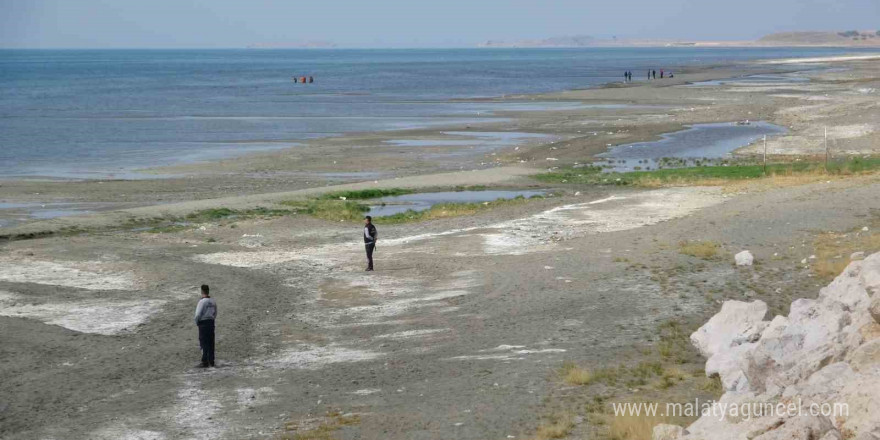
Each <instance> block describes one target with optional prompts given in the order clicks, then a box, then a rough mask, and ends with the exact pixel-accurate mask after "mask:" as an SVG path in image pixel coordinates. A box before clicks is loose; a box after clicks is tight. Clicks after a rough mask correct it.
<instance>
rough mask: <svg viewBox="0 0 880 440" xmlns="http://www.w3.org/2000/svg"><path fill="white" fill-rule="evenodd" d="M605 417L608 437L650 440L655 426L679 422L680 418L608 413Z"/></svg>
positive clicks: (622, 439)
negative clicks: (613, 414)
mask: <svg viewBox="0 0 880 440" xmlns="http://www.w3.org/2000/svg"><path fill="white" fill-rule="evenodd" d="M661 410H662V406H661ZM658 412H659V411H658ZM606 417H607V426H608V438H609V439H610V440H651V437H652V435H653V431H654V427H655V426H657V425H659V424H661V423H670V424H680V423H681V421H680V420H675V419H673V418H672V417H665V416H659V415H654V416H648V415H644V414H643V415H640V416H629V415H625V416H612V415H608V416H606Z"/></svg>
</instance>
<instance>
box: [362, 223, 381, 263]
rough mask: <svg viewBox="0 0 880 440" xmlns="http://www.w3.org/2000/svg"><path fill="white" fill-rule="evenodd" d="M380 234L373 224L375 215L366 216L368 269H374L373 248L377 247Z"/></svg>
mask: <svg viewBox="0 0 880 440" xmlns="http://www.w3.org/2000/svg"><path fill="white" fill-rule="evenodd" d="M378 238H379V235H378V234H377V233H376V227H375V226H373V217H370V216H366V217H364V246H366V248H367V271H368V272H369V271H372V270H373V249H375V248H376V240H377V239H378Z"/></svg>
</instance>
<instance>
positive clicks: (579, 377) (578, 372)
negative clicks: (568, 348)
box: [559, 361, 594, 385]
mask: <svg viewBox="0 0 880 440" xmlns="http://www.w3.org/2000/svg"><path fill="white" fill-rule="evenodd" d="M559 374H560V376H561V377H562V381H563V382H565V383H567V384H569V385H589V384H590V383H592V382H593V379H594V377H593V373H591V372H590V370H588V369H586V368H583V367H580V366H578V365H577V364H575V363H574V362H571V361H566V362H563V364H562V368H560V370H559Z"/></svg>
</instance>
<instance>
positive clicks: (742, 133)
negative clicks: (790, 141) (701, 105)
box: [596, 121, 787, 172]
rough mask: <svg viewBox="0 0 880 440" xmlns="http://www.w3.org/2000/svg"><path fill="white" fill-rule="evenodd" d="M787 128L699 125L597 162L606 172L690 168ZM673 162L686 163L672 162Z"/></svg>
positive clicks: (605, 155)
mask: <svg viewBox="0 0 880 440" xmlns="http://www.w3.org/2000/svg"><path fill="white" fill-rule="evenodd" d="M786 131H787V130H786V129H785V127H781V126H779V125H774V124H770V123H767V122H763V121H757V122H749V123H748V124H740V123H736V122H725V123H714V124H696V125H692V126H689V127H687V128H685V129H684V130H681V131H676V132H672V133H666V134H664V135H663V137H662V139H660V140H657V141H650V142H638V143H634V144H627V145H618V146H615V147H612V148H611V150H609V151H608V152H605V153H602V154H600V155H598V157H601V158H605V160H606V163H604V164H603V163H601V162H597V163H596V165H599V166H602V167H603V168H605V170H606V171H619V172H625V171H637V170H651V169H657V168H673V167H675V166H674V165H672V164H673V163H677V164H679V165H683V166H687V165H688V164H690V163H693V162H696V161H697V160H700V161H702V160H704V159H710V160H711V159H719V158H723V157H725V156H726V155H728V154H729V153H730V152H732V151H733V150H736V149H737V148H741V147H744V146H746V145H749V144H751V143H753V142H755V141H757V140H758V139H761V137H762V136H765V135H768V136H769V135H778V134H782V133H785V132H786ZM670 158H675V159H683V160H676V161H669V159H670Z"/></svg>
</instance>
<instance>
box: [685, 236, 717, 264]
mask: <svg viewBox="0 0 880 440" xmlns="http://www.w3.org/2000/svg"><path fill="white" fill-rule="evenodd" d="M720 249H721V244H720V243H717V242H714V241H688V240H685V241H682V242H680V243H678V252H679V253H681V254H684V255H690V256H692V257H697V258H702V259H704V260H709V259H712V258H715V257H716V256H717V255H718V251H719V250H720Z"/></svg>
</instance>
